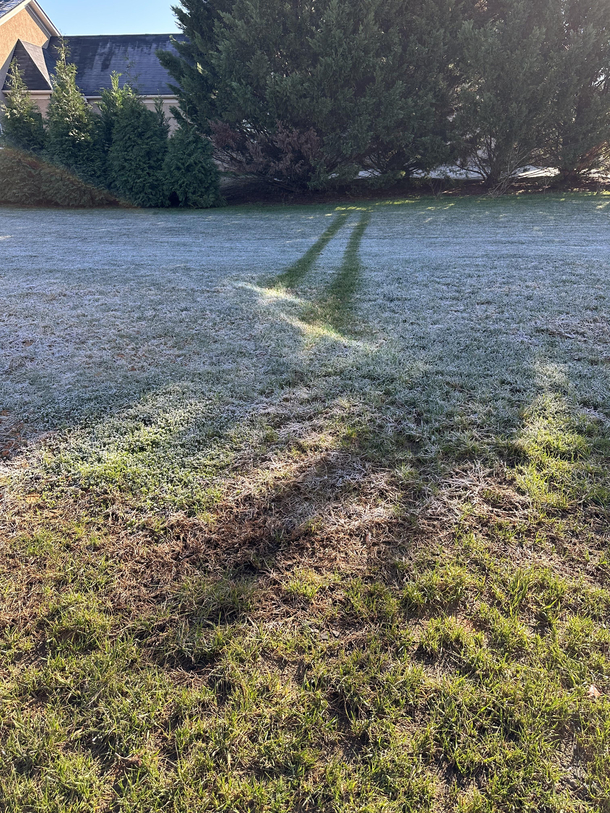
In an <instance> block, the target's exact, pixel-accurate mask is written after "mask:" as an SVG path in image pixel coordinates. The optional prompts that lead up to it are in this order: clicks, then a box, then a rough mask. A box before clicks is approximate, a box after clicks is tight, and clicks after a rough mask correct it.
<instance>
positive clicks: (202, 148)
mask: <svg viewBox="0 0 610 813" xmlns="http://www.w3.org/2000/svg"><path fill="white" fill-rule="evenodd" d="M212 152H213V148H212V144H211V143H210V141H209V140H208V139H204V138H202V137H201V135H200V134H199V133H198V132H197V130H196V129H195V127H194V126H193V125H191V124H188V123H187V122H185V121H182V122H181V124H180V127H179V128H178V129H177V130H176V132H175V133H174V134H173V136H172V137H171V138H170V140H169V145H168V150H167V155H166V157H165V166H164V173H165V194H166V197H167V200H168V201H169V204H170V205H171V206H183V207H186V208H190V209H209V208H210V207H212V206H218V205H219V204H220V203H221V197H220V190H219V172H218V167H217V166H216V164H215V163H214V161H213V159H212Z"/></svg>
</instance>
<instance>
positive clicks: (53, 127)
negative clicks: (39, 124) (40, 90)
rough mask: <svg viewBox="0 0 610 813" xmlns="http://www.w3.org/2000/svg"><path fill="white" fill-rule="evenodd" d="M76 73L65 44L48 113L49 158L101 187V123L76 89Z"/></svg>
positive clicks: (55, 76) (60, 55) (61, 52)
mask: <svg viewBox="0 0 610 813" xmlns="http://www.w3.org/2000/svg"><path fill="white" fill-rule="evenodd" d="M76 72H77V69H76V65H72V64H70V63H69V62H68V50H67V47H66V45H65V44H63V43H62V45H61V46H60V48H59V59H58V61H57V66H56V69H55V75H54V76H53V93H52V94H51V100H50V103H49V109H48V112H47V119H48V123H47V143H46V150H45V154H46V156H47V158H48V159H49V160H50V161H52V162H53V163H54V164H57V165H58V166H61V167H65V168H66V169H68V170H70V171H71V172H74V173H75V174H76V175H78V176H79V177H80V178H82V179H83V180H84V181H87V182H89V183H97V184H101V183H103V176H104V169H103V152H102V149H101V145H100V140H99V132H98V129H99V119H98V118H97V117H96V116H95V114H94V113H93V111H92V109H91V108H90V107H89V105H88V104H87V102H86V100H85V98H84V97H83V95H82V92H81V91H80V90H79V88H78V87H77V85H76Z"/></svg>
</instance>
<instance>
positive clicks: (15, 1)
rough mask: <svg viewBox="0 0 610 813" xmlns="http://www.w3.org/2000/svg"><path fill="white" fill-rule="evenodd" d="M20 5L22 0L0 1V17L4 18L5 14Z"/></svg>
mask: <svg viewBox="0 0 610 813" xmlns="http://www.w3.org/2000/svg"><path fill="white" fill-rule="evenodd" d="M21 3H23V0H0V17H4V15H5V14H8V13H9V11H12V10H13V9H14V8H17V6H19V5H21Z"/></svg>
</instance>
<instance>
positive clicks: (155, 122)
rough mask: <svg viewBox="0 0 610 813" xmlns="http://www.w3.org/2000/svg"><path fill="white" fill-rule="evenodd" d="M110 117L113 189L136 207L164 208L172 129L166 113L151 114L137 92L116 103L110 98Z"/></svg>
mask: <svg viewBox="0 0 610 813" xmlns="http://www.w3.org/2000/svg"><path fill="white" fill-rule="evenodd" d="M112 104H115V105H116V106H115V108H112V106H111V105H112ZM106 115H107V116H109V117H110V118H113V119H114V124H113V125H112V144H111V146H110V149H109V152H108V177H109V181H110V187H111V189H112V190H113V191H115V192H116V193H117V194H118V195H120V196H121V197H123V198H126V199H127V200H129V201H130V202H131V203H133V204H134V205H136V206H147V207H150V206H164V205H165V204H166V201H167V198H166V195H165V178H164V171H163V167H164V160H165V156H166V154H167V136H168V125H167V122H166V120H165V117H164V115H163V112H162V110H161V109H160V107H159V106H157V109H156V110H154V111H153V110H149V109H148V108H147V107H146V106H145V104H144V102H143V101H142V100H141V99H140V98H139V97H138V96H137V95H136V94H135V93H134V92H133V91H124V92H123V93H122V95H121V96H120V97H117V96H116V94H115V98H114V100H113V101H111V99H110V98H108V97H107V108H106Z"/></svg>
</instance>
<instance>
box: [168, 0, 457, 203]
mask: <svg viewBox="0 0 610 813" xmlns="http://www.w3.org/2000/svg"><path fill="white" fill-rule="evenodd" d="M203 5H204V4H196V3H191V2H185V3H183V6H184V8H183V10H178V16H179V20H180V22H181V24H182V26H183V27H184V30H185V32H186V33H187V34H188V35H189V37H190V40H191V41H190V42H189V43H188V44H185V45H179V46H178V51H179V53H180V54H181V57H182V59H176V57H173V56H171V55H167V54H166V55H162V57H161V58H162V61H163V62H164V64H165V65H166V66H167V67H168V68H169V69H170V71H171V72H172V73H173V75H174V76H175V78H176V79H177V81H178V82H180V83H181V86H182V87H181V91H180V99H181V106H182V109H183V111H184V113H185V114H186V115H187V116H188V117H190V118H191V119H192V120H194V121H196V122H197V123H198V124H199V126H200V127H201V128H202V129H204V130H207V131H209V132H211V134H212V138H213V141H214V144H215V147H216V150H217V152H218V155H219V156H220V157H221V158H222V160H223V162H224V163H225V164H226V165H228V166H229V167H230V168H232V169H234V170H236V171H239V172H242V173H249V174H255V175H258V176H260V177H264V178H266V179H267V180H269V181H272V182H275V183H277V182H279V183H282V184H283V185H285V186H288V187H291V188H294V187H310V188H312V187H324V186H328V185H329V184H330V183H337V182H340V181H349V180H351V179H353V178H354V177H356V175H357V174H358V172H359V171H360V170H362V169H369V170H372V171H374V172H376V173H380V174H386V173H393V174H394V176H395V175H396V173H407V174H408V173H409V172H411V171H412V170H413V169H416V168H419V169H429V168H431V167H432V166H434V165H436V164H438V163H439V162H440V161H442V160H444V159H445V158H446V157H447V151H446V147H445V139H444V137H443V136H444V130H445V129H446V122H447V116H448V113H449V97H448V94H447V81H446V73H447V70H448V68H447V64H448V60H449V55H450V48H449V46H448V44H449V41H450V29H451V25H450V22H449V21H451V20H452V19H453V18H452V15H451V14H450V13H449V12H450V4H449V3H448V2H446V0H431V1H430V2H427V3H424V2H416V3H408V2H406V0H391V2H387V1H386V0H383V2H382V0H360V2H357V3H345V2H337V0H322V2H320V3H316V4H315V6H314V5H312V4H310V3H305V2H302V1H301V0H298V1H297V2H294V3H292V4H290V5H288V4H286V3H285V2H283V0H271V2H268V3H265V4H261V3H258V2H256V0H235V2H233V3H230V4H228V3H226V2H225V1H224V0H220V2H219V1H218V0H216V1H214V2H211V3H206V4H205V8H201V6H203ZM212 32H213V33H212ZM424 55H425V56H424ZM193 65H196V69H195V68H193Z"/></svg>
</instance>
